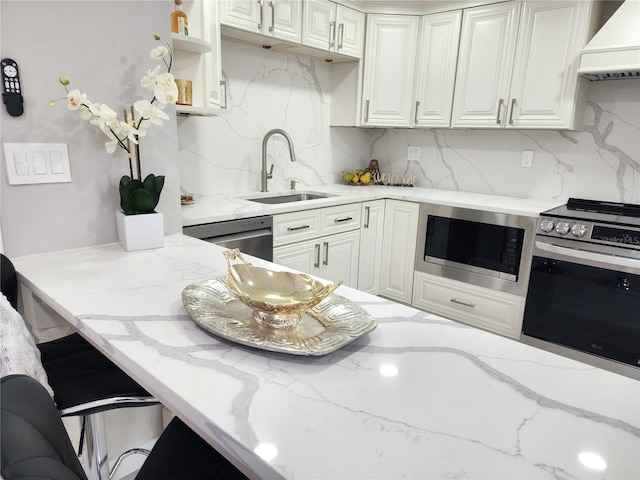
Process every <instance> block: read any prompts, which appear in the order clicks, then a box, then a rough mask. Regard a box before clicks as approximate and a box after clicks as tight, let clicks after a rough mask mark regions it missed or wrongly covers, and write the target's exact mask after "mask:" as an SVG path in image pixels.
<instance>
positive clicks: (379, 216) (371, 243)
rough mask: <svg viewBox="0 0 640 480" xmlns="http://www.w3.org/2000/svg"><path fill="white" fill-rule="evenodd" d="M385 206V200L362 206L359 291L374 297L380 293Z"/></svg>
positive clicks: (365, 203)
mask: <svg viewBox="0 0 640 480" xmlns="http://www.w3.org/2000/svg"><path fill="white" fill-rule="evenodd" d="M384 205H385V201H384V200H374V201H372V202H364V203H363V204H362V225H361V227H360V262H359V264H358V290H362V291H363V292H367V293H371V294H373V295H378V294H379V293H380V270H381V266H382V236H383V235H382V234H383V231H384Z"/></svg>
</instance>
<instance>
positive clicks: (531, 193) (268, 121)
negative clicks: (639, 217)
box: [178, 42, 640, 203]
mask: <svg viewBox="0 0 640 480" xmlns="http://www.w3.org/2000/svg"><path fill="white" fill-rule="evenodd" d="M222 58H223V71H224V75H225V78H226V80H227V82H228V85H229V91H230V98H229V105H230V107H231V108H230V112H229V113H228V114H227V115H224V116H222V117H216V118H206V119H201V118H191V119H186V120H179V121H178V122H179V131H180V140H179V141H180V172H181V179H182V187H183V188H184V189H185V191H187V192H189V193H196V194H208V193H225V194H232V193H242V192H248V191H257V190H259V187H260V147H261V140H262V137H263V135H264V134H265V133H266V132H267V131H268V130H269V129H271V128H275V127H278V128H284V129H285V130H287V131H288V132H289V133H290V134H291V135H292V137H293V140H294V143H295V147H296V153H297V155H298V162H297V163H296V164H292V163H291V162H290V160H289V157H288V152H287V150H286V144H285V143H284V141H282V140H281V139H279V138H278V137H274V139H273V140H272V141H271V142H270V144H269V150H268V151H269V163H271V162H274V163H275V165H276V168H275V170H274V179H273V180H270V181H269V185H270V190H277V189H287V188H289V187H288V186H289V180H290V179H294V180H298V181H301V182H302V184H303V185H305V184H306V185H314V184H319V183H337V182H339V181H340V178H341V172H342V171H344V170H346V169H353V168H361V167H366V166H367V165H368V164H369V160H370V159H372V158H376V159H378V160H379V162H380V167H381V170H382V171H385V172H389V173H414V174H415V175H416V176H417V179H418V185H420V186H424V187H430V188H440V189H445V190H463V191H470V192H482V193H489V194H497V195H510V196H516V197H527V198H536V199H545V200H549V199H552V200H557V201H564V200H566V199H567V198H568V197H570V196H576V197H586V198H597V199H604V200H609V201H624V202H631V203H640V141H639V140H638V138H640V132H639V130H640V80H635V79H633V80H617V81H608V82H592V83H590V84H589V86H588V102H589V103H588V104H587V107H586V112H585V116H584V126H583V128H582V130H581V131H543V130H538V131H536V130H516V131H507V130H500V131H493V130H451V129H448V130H447V129H440V130H437V129H376V128H373V129H358V128H344V127H340V128H330V127H328V121H329V120H328V110H329V108H330V85H329V82H330V70H329V69H330V68H331V66H330V65H329V64H326V63H325V62H322V61H312V60H309V59H306V58H299V57H294V56H289V55H286V54H283V53H278V52H273V51H265V50H262V49H260V48H257V47H252V46H245V45H240V44H235V43H230V42H224V43H223V49H222ZM409 145H413V146H420V147H421V154H422V158H421V161H420V162H418V163H412V162H407V160H406V155H407V146H409ZM525 149H527V150H533V151H534V152H535V156H534V162H533V168H522V167H521V166H520V161H521V157H522V151H523V150H525ZM390 188H392V187H390Z"/></svg>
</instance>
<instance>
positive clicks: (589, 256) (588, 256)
mask: <svg viewBox="0 0 640 480" xmlns="http://www.w3.org/2000/svg"><path fill="white" fill-rule="evenodd" d="M535 245H536V248H537V249H538V250H541V251H543V252H547V253H552V254H556V255H560V256H562V257H565V259H567V261H568V260H570V259H573V260H577V261H578V262H577V263H581V264H585V265H591V266H594V267H603V268H607V269H609V270H617V268H616V267H623V268H625V269H637V268H639V267H640V261H638V260H636V259H633V258H625V257H619V256H615V255H605V254H602V253H595V252H587V251H585V250H574V249H573V248H566V247H559V246H557V245H551V244H549V243H545V242H540V241H536V242H535ZM556 260H562V259H561V258H556ZM574 263H576V262H574Z"/></svg>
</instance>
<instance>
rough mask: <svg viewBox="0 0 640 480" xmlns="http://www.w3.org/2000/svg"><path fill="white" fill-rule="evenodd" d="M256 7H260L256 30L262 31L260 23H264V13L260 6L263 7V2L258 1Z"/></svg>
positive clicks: (261, 0) (262, 0)
mask: <svg viewBox="0 0 640 480" xmlns="http://www.w3.org/2000/svg"><path fill="white" fill-rule="evenodd" d="M258 5H260V21H259V22H258V30H262V23H263V22H264V12H263V11H262V6H263V5H264V0H258Z"/></svg>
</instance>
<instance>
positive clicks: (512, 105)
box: [509, 98, 516, 125]
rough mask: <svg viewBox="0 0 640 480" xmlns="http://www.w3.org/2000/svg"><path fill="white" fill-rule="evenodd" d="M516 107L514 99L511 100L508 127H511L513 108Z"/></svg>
mask: <svg viewBox="0 0 640 480" xmlns="http://www.w3.org/2000/svg"><path fill="white" fill-rule="evenodd" d="M515 106H516V99H515V98H512V99H511V111H510V112H509V125H513V107H515Z"/></svg>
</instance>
